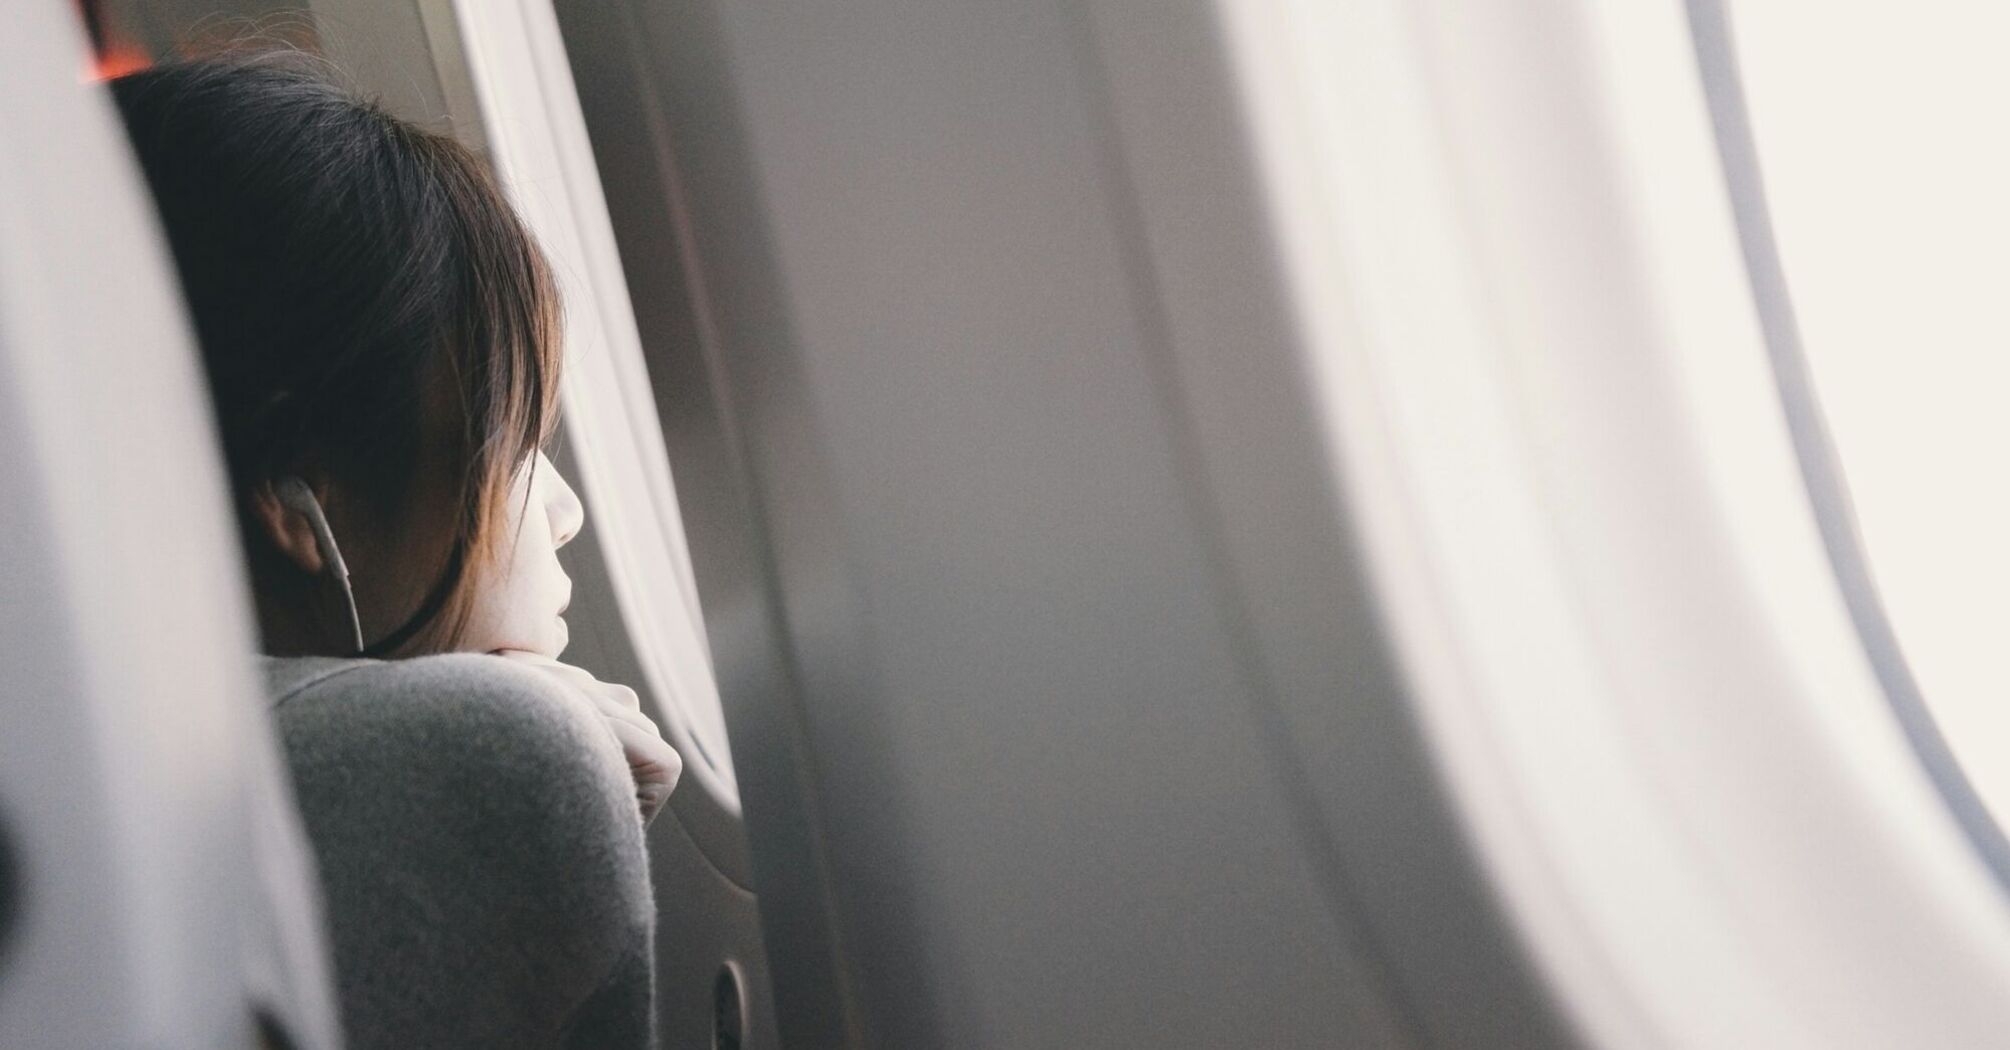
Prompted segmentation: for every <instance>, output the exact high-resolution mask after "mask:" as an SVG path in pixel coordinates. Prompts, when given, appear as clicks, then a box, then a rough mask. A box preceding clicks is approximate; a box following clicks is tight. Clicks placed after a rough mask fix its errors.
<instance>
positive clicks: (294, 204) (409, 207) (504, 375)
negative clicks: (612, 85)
mask: <svg viewBox="0 0 2010 1050" xmlns="http://www.w3.org/2000/svg"><path fill="white" fill-rule="evenodd" d="M112 91H113V95H114V97H115V98H116V99H117V101H118V104H119V107H120V109H121V110H122V111H123V112H124V115H125V119H126V125H127V128H128V131H129V132H130V135H131V138H132V142H133V146H134V149H135V151H136V153H137V154H138V158H139V162H140V166H141V168H142V169H143V170H144V171H145V173H146V176H147V178H148V180H149V181H150V183H151V184H152V187H153V191H154V197H155V200H156V202H157V203H158V205H159V208H160V214H161V219H162V222H163V225H164V227H165V230H166V233H167V239H168V242H169V243H170V245H171V246H172V248H173V251H174V255H175V259H176V262H177V263H178V264H179V268H180V271H181V276H182V283H183V288H184V291H185V292H186V295H187V298H188V305H189V308H190V312H191V314H192V316H193V318H194V321H195V327H196V329H197V335H198V336H199V338H200V340H201V343H202V349H203V359H204V363H205V366H206V368H207V371H208V375H209V382H210V387H211V390H212V392H213V395H214V398H215V402H216V413H217V418H218V421H219V425H220V427H221V429H222V437H223V445H224V453H225V458H226V461H227V463H228V466H229V471H230V478H231V482H232V485H233V487H234V488H235V490H236V491H237V492H238V493H239V494H240V495H241V496H242V494H244V493H248V492H250V491H252V490H253V489H254V487H255V486H257V485H259V484H261V483H265V482H270V481H273V480H275V479H277V478H278V477H281V476H283V475H286V474H291V473H300V472H303V471H308V470H311V471H316V472H319V473H321V474H323V475H325V476H327V477H329V478H332V479H334V480H336V481H338V482H340V483H342V484H343V485H344V486H345V487H346V488H347V489H348V490H350V491H355V492H357V493H360V494H361V497H362V498H364V499H366V500H367V501H368V502H369V504H370V505H371V507H372V510H373V512H374V513H375V514H377V515H379V516H380V517H381V518H382V520H384V521H387V522H400V521H407V520H410V516H411V512H412V511H413V509H414V507H415V506H416V504H415V500H417V499H419V498H421V496H422V495H425V494H424V493H421V492H420V491H418V490H419V489H420V488H421V487H422V486H421V485H420V484H417V482H419V481H420V480H421V479H417V478H415V476H414V475H415V469H416V468H415V464H417V463H419V462H420V461H421V458H422V457H421V454H420V453H421V451H422V449H423V448H424V447H426V443H427V442H428V441H435V442H437V441H442V440H443V441H445V442H446V443H447V445H446V455H447V459H448V460H449V461H450V462H452V463H453V464H454V465H455V477H454V478H453V480H452V481H451V482H450V495H451V496H452V498H453V500H454V503H453V506H454V508H455V509H454V511H453V515H452V516H453V521H454V524H453V535H452V537H451V544H450V546H449V547H448V548H447V549H448V550H449V551H450V553H449V555H448V556H447V558H446V561H445V563H444V564H443V565H441V566H440V568H439V572H438V577H437V579H436V581H435V582H434V583H433V585H432V586H431V588H430V592H429V595H428V597H427V598H426V599H425V600H424V601H423V602H422V603H421V605H420V607H419V609H418V610H417V611H416V612H415V613H414V614H413V615H412V616H411V617H410V618H409V619H408V620H407V621H406V623H405V624H404V625H402V626H401V627H399V628H397V629H396V630H395V631H392V632H391V633H390V634H389V635H387V636H384V637H382V638H380V639H378V640H377V641H376V642H374V643H373V644H372V645H371V647H370V651H371V652H372V653H389V652H394V651H398V650H400V649H402V648H405V647H408V646H410V645H412V644H413V643H414V642H415V641H417V642H424V643H428V646H429V647H431V648H446V647H450V646H451V643H452V641H453V639H454V637H455V636H456V635H458V633H459V632H460V631H461V629H462V628H463V627H464V625H465V622H466V617H467V614H468V611H469V599H470V598H471V588H470V583H471V581H472V579H473V574H472V572H471V570H473V569H475V568H476V567H477V566H478V565H479V564H480V563H481V562H482V561H483V560H484V559H488V558H492V557H494V556H495V554H496V547H497V542H496V541H497V537H496V536H495V535H494V534H495V533H496V532H498V531H499V529H500V523H501V522H502V521H503V518H504V507H503V501H504V500H505V499H506V498H507V493H508V491H509V488H510V484H511V481H512V480H513V478H514V476H515V473H516V471H517V470H518V468H519V467H520V466H521V465H522V464H523V462H524V461H525V460H526V459H527V458H528V457H529V456H530V455H531V453H532V452H533V451H535V450H536V448H537V446H538V445H539V444H540V443H541V442H542V441H543V440H544V439H545V438H546V437H547V435H548V433H549V431H550V429H551V427H552V426H553V423H554V420H555V417H556V412H557V406H556V394H557V385H558V371H559V360H560V357H559V335H558V311H559V302H558V294H557V291H556V288H555V286H554V284H553V282H552V278H551V273H550V270H549V267H548V266H547V264H546V262H545V259H544V256H543V253H542V252H540V251H539V249H538V247H537V245H536V243H535V242H534V241H533V240H532V238H531V236H530V234H529V232H528V231H527V230H526V229H525V228H524V226H523V224H522V222H521V221H520V220H519V219H518V218H517V216H516V214H515V212H514V211H513V210H512V209H511V208H510V206H509V204H508V202H507V201H506V200H505V199H504V198H503V196H502V194H501V193H500V192H499V191H498V190H497V188H496V186H495V184H494V183H493V181H492V180H491V179H490V178H489V176H488V173H487V172H486V171H485V170H484V168H483V167H482V165H481V163H480V161H479V160H478V159H477V158H476V157H475V156H474V155H473V154H471V153H470V152H469V151H468V150H467V149H466V148H465V147H463V146H461V145H460V144H459V143H457V142H455V141H454V140H453V139H452V138H450V137H448V136H446V135H442V134H437V133H434V132H430V131H426V130H423V129H421V128H418V127H415V126H413V125H411V124H408V123H405V122H403V121H401V120H398V119H397V118H395V117H392V116H391V115H389V114H388V113H386V112H384V111H383V110H382V109H381V108H379V107H378V106H376V105H374V104H371V103H369V102H367V101H364V100H361V99H359V98H358V97H356V96H355V95H354V94H352V93H350V92H348V91H346V90H344V89H342V88H341V87H339V86H337V85H336V83H334V81H333V79H332V77H331V76H330V75H329V74H328V72H327V70H326V69H325V67H323V66H321V65H319V64H318V63H317V62H316V60H314V59H311V58H310V57H308V56H304V55H300V54H297V53H285V52H271V53H263V54H249V55H247V54H238V55H232V56H228V57H224V58H209V59H203V60H197V61H188V62H180V63H176V64H172V65H167V66H162V67H157V68H154V69H150V70H146V71H144V72H140V73H135V74H131V75H129V76H125V77H121V78H119V79H118V80H116V81H114V82H113V85H112ZM426 484H428V485H430V484H431V480H430V479H427V481H426ZM245 515H246V512H245V510H244V508H243V507H240V516H241V517H243V516H245ZM250 526H251V523H250V522H249V521H248V520H247V521H246V530H245V531H246V536H245V540H246V546H247V551H248V552H249V554H250V557H251V562H252V571H253V574H254V577H258V576H260V575H264V574H269V573H274V572H283V571H285V567H284V566H279V565H277V564H276V563H275V562H274V561H273V559H274V558H276V552H273V551H272V550H271V549H270V548H271V545H270V543H269V542H264V541H263V540H262V537H261V536H260V535H258V534H257V531H256V530H255V529H253V528H251V527H250ZM295 571H296V572H297V570H295Z"/></svg>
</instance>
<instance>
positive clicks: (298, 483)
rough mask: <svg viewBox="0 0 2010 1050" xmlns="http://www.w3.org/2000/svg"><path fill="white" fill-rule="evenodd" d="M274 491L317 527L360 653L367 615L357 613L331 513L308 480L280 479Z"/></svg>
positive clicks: (316, 533) (318, 541) (281, 502)
mask: <svg viewBox="0 0 2010 1050" xmlns="http://www.w3.org/2000/svg"><path fill="white" fill-rule="evenodd" d="M272 490H273V494H274V495H276V496H278V497H279V505H280V506H282V507H285V508H286V509H287V510H290V511H293V512H294V513H296V514H299V515H301V516H302V517H304V518H306V519H307V527H308V528H310V529H312V530H314V546H315V547H316V548H318V549H319V550H320V551H321V561H322V563H323V564H324V565H326V566H327V569H328V573H329V575H331V576H333V577H335V586H336V587H337V588H338V589H339V590H341V592H342V604H343V607H344V608H345V609H346V610H347V611H348V613H349V631H350V633H351V634H352V635H354V637H355V642H356V652H357V653H359V654H360V653H362V652H363V648H364V646H363V618H362V617H361V616H358V615H357V614H356V592H355V591H354V590H353V589H351V588H350V586H349V566H348V565H347V564H345V563H344V562H343V561H342V549H341V548H340V547H337V546H336V545H335V532H334V530H332V529H330V528H329V527H328V515H327V514H325V513H323V512H322V510H321V501H320V500H319V499H316V498H315V496H314V490H313V489H311V488H309V487H308V486H307V482H305V481H302V480H301V479H300V478H298V477H292V476H289V477H284V478H280V479H279V480H278V481H277V482H275V483H274V484H273V486H272Z"/></svg>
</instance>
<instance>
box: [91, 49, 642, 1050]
mask: <svg viewBox="0 0 2010 1050" xmlns="http://www.w3.org/2000/svg"><path fill="white" fill-rule="evenodd" d="M112 92H113V97H114V98H115V100H116V102H117V104H118V106H119V109H120V110H121V112H122V114H123V116H124V118H125V121H126V125H127V128H128V131H129V134H130V137H131V140H132V144H133V149H134V152H135V154H136V156H137V158H138V161H139V165H140V168H141V170H142V171H143V172H144V173H145V176H146V178H147V180H148V182H149V183H150V185H151V187H152V189H153V193H154V197H155V201H156V203H157V205H158V209H159V213H160V218H161V222H162V226H163V229H164V231H165V234H166V239H167V242H168V244H169V246H170V247H171V249H172V252H173V255H174V258H175V261H176V263H177V264H178V268H179V271H180V274H181V277H182V282H183V289H184V292H185V295H186V298H187V302H188V306H189V310H190V313H191V316H192V319H193V322H194V326H195V330H196V335H197V337H198V340H199V342H200V345H201V348H202V354H203V364H204V367H205V370H206V372H207V375H208V380H209V385H210V389H211V391H212V394H213V399H214V404H215V409H216V418H217V425H218V430H219V433H220V437H221V440H222V446H223V453H224V459H225V463H226V466H227V469H228V474H229V479H230V483H231V486H232V492H233V495H234V498H235V500H236V504H237V508H236V509H237V512H238V520H239V524H240V529H241V533H242V542H243V549H244V553H245V557H246V567H247V572H248V577H249V582H250V589H251V595H252V599H253V603H254V606H255V610H256V614H257V623H258V627H259V631H260V635H261V639H262V642H263V647H264V650H265V652H266V653H267V654H268V656H267V658H266V662H265V671H266V678H267V682H268V685H269V687H270V691H271V699H272V702H273V705H274V706H273V712H274V717H275V722H276V725H277V727H278V730H279V735H280V738H281V740H282V742H283V743H284V745H285V754H286V757H287V759H288V762H289V765H290V768H291V773H292V779H293V785H294V789H295V797H296V799H297V803H298V806H299V809H300V812H301V816H302V819H303V821H304V823H305V826H306V828H307V831H308V835H309V837H310V839H311V840H312V842H313V846H314V853H315V856H316V859H317V861H318V866H319V873H320V876H321V881H322V884H323V890H324V899H325V907H326V916H327V922H328V927H329V935H330V943H331V946H332V951H333V956H334V960H333V961H334V966H335V973H336V984H337V992H338V996H339V1000H340V1007H341V1015H342V1017H341V1020H342V1024H343V1027H344V1028H345V1029H346V1032H347V1040H348V1045H350V1046H351V1047H359V1048H371V1047H415V1046H424V1047H459V1046H467V1047H475V1046H480V1047H558V1046H565V1047H594V1048H598V1050H614V1048H620V1047H642V1046H646V1045H650V1043H651V1042H652V1034H653V1031H652V1029H653V1023H652V1016H651V1006H652V1004H651V984H652V978H651V967H652V962H651V953H652V951H653V946H652V926H653V909H654V905H653V900H652V897H651V891H650V885H649V881H648V872H647V866H646V858H645V855H644V853H643V840H642V833H643V825H644V823H645V821H646V820H648V819H649V818H650V817H653V816H654V815H655V813H656V812H657V811H658V810H660V809H661V807H662V806H663V805H664V803H665V801H666V799H667V798H668V797H669V794H670V791H671V789H672V788H673V787H674V785H675V783H676V780H677V776H678V773H679V771H680V770H681V762H680V760H679V759H678V756H677V754H676V752H675V751H674V750H672V749H670V748H669V747H668V745H666V744H665V743H664V742H663V740H662V738H661V736H660V734H658V733H657V731H656V727H655V726H654V725H653V724H652V723H651V722H650V721H649V720H648V719H647V718H646V717H644V716H643V714H642V713H641V711H640V708H639V704H638V703H637V700H636V696H635V694H634V693H633V692H632V691H631V690H628V689H626V688H625V687H621V686H618V685H614V684H610V683H603V682H599V681H597V680H596V679H594V678H593V677H592V676H591V675H589V674H587V673H585V672H584V671H580V670H578V669H575V668H571V667H568V666H566V665H564V664H562V663H559V662H558V657H559V656H560V654H561V653H562V651H563V650H564V648H565V645H566V641H567V636H566V627H565V623H564V620H563V618H562V614H563V613H564V611H565V607H566V604H567V602H568V600H569V595H570V589H571V585H570V582H569V580H568V579H567V578H566V575H565V573H564V571H563V569H562V567H561V566H560V563H559V561H558V559H557V551H558V549H559V548H561V547H563V546H564V545H565V544H566V542H567V541H568V540H570V539H571V538H572V537H573V536H574V535H575V534H576V533H577V532H578V531H579V529H580V527H581V526H582V523H583V519H584V511H583V508H582V507H581V504H580V501H579V499H578V497H577V496H576V495H575V494H574V493H573V491H572V490H571V489H570V488H569V487H568V486H567V485H566V483H565V481H564V480H563V479H562V478H561V477H559V475H558V472H557V471H556V470H555V469H554V468H553V466H552V464H551V462H550V461H549V459H547V458H546V456H545V455H544V453H543V451H541V449H542V447H543V445H544V444H545V442H546V441H547V440H548V439H549V437H550V436H551V434H552V431H553V428H554V425H555V420H556V414H557V387H558V377H559V371H560V367H561V361H562V357H563V355H562V348H561V346H560V336H559V309H560V305H559V302H558V296H557V292H556V288H555V286H554V284H553V281H552V278H551V275H550V268H549V265H548V264H547V262H546V260H545V258H544V256H543V255H542V253H541V252H540V250H539V248H538V246H537V245H536V243H535V242H534V241H533V239H532V237H531V236H530V234H529V233H528V232H527V230H526V229H525V227H524V225H523V224H522V223H521V221H520V220H519V219H518V217H517V216H516V215H515V214H514V213H513V212H512V210H511V209H510V207H509V205H508V204H507V202H506V201H505V199H504V198H503V197H502V195H501V193H500V192H499V191H498V189H497V188H496V186H495V184H494V183H493V182H492V181H491V179H490V178H489V177H488V175H487V173H486V172H485V171H484V169H483V168H482V166H481V164H480V162H479V161H478V160H477V158H476V157H475V156H474V155H473V154H471V153H470V152H469V151H468V150H467V149H465V148H463V147H462V146H461V145H459V144H458V143H456V142H455V141H454V140H453V139H451V138H450V137H448V136H445V135H442V134H438V133H435V132H431V131H428V130H424V129H421V128H418V127H416V126H413V125H411V124H408V123H405V122H403V121H400V120H398V119H396V118H394V117H392V116H390V115H389V114H387V113H386V112H384V111H383V110H382V109H380V108H379V107H377V106H375V105H373V104H371V103H369V102H367V101H364V100H361V99H359V98H358V97H356V96H355V95H353V94H351V93H349V92H347V91H345V90H343V89H342V88H341V87H339V86H338V85H337V82H336V80H335V78H334V77H333V76H332V75H331V73H330V72H329V71H328V69H327V68H326V67H325V66H324V65H322V64H321V63H320V62H319V61H318V60H316V59H313V58H311V57H309V56H305V55H301V54H297V53H285V52H267V53H261V54H237V55H231V56H225V57H217V58H209V59H204V60H196V61H185V62H179V63H175V64H170V65H164V66H160V67H156V68H153V69H149V70H146V71H142V72H138V73H133V74H129V75H126V76H123V77H121V78H119V79H118V80H116V81H115V82H114V83H113V86H112Z"/></svg>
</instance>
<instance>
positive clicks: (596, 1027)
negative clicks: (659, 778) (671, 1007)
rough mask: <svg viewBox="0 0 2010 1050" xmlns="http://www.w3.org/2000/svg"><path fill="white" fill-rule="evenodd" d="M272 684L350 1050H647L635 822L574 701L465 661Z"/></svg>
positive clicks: (611, 743) (618, 773)
mask: <svg viewBox="0 0 2010 1050" xmlns="http://www.w3.org/2000/svg"><path fill="white" fill-rule="evenodd" d="M265 672H266V682H267V686H268V688H269V689H270V695H271V696H272V698H273V714H274V719H275V721H276V723H277V725H278V728H279V734H280V738H281V740H282V741H283V742H284V744H285V748H286V754H287V759H288V763H289V765H290V766H291V768H292V773H293V781H294V786H295V792H296V794H297V796H298V801H299V805H300V812H301V816H302V818H303V820H304V822H305V824H306V827H307V832H308V836H309V838H310V839H311V840H312V841H313V844H314V852H315V854H316V856H317V858H318V861H319V867H320V874H321V881H322V885H323V889H324V892H325V897H326V904H327V915H328V925H329V927H330V930H329V932H330V943H331V944H332V945H333V950H334V956H335V970H336V974H335V977H336V987H337V989H338V992H339V997H340V1000H341V1012H342V1024H343V1027H344V1028H345V1029H346V1030H347V1037H348V1038H347V1045H348V1046H349V1047H350V1048H351V1050H379V1048H386V1050H388V1048H392V1047H397V1048H406V1050H411V1048H426V1050H434V1048H439V1050H446V1048H455V1047H484V1048H510V1047H524V1048H530V1047H538V1048H550V1047H563V1048H580V1050H586V1048H592V1050H627V1048H631V1047H632V1048H641V1047H647V1046H650V1045H652V1044H653V1041H654V1035H653V1010H652V1002H651V994H652V983H653V982H652V973H651V966H652V961H651V960H652V958H653V955H652V943H651V941H652V938H653V932H652V931H653V927H654V915H655V904H654V899H653V897H652V896H651V892H650V884H649V872H648V861H647V858H646V855H645V853H644V851H643V839H642V824H641V817H640V814H639V812H638V810H637V808H636V803H635V795H634V787H633V785H632V784H631V783H630V780H629V774H628V769H627V766H626V764H625V763H624V761H623V759H622V757H621V752H620V747H619V745H618V744H617V743H616V741H615V739H614V737H613V735H612V733H611V732H610V731H609V730H608V729H607V727H606V726H605V725H604V724H603V723H602V721H601V718H600V716H599V715H598V714H597V713H596V712H595V711H594V710H593V709H592V708H591V706H590V704H589V702H588V701H587V700H586V698H584V697H580V696H576V695H574V694H573V693H572V692H571V691H570V690H568V689H567V688H565V687H564V686H563V685H561V684H560V683H558V682H556V681H553V680H551V679H548V678H546V677H544V676H543V675H542V674H540V673H539V672H537V671H536V670H534V669H532V668H528V667H524V666H521V665H518V664H514V663H511V662H510V661H508V660H505V659H503V658H501V657H494V656H480V655H473V654H454V655H444V656H429V657H422V658H418V659H412V660H397V661H376V660H339V659H320V658H309V659H270V658H268V659H267V660H266V661H265Z"/></svg>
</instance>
